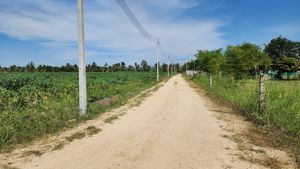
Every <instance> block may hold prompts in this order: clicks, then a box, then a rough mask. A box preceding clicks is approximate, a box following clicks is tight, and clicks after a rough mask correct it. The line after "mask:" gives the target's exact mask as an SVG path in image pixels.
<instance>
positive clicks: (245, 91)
mask: <svg viewBox="0 0 300 169" xmlns="http://www.w3.org/2000/svg"><path fill="white" fill-rule="evenodd" d="M193 81H194V82H195V83H196V84H198V85H200V86H202V87H203V88H205V89H206V90H207V91H209V92H210V93H212V94H214V95H216V96H218V98H219V99H221V100H222V101H224V102H226V103H227V104H230V105H231V106H232V107H234V108H235V109H237V110H238V111H240V112H242V113H243V114H244V115H246V116H247V117H248V118H250V119H252V120H255V121H258V122H262V123H263V124H265V125H266V126H276V127H277V128H279V129H281V130H282V131H284V132H285V133H286V134H288V135H290V136H293V137H295V138H300V82H299V81H276V80H269V81H267V82H266V92H267V95H266V110H265V112H264V113H263V114H260V113H259V107H258V98H259V95H258V82H257V80H253V79H244V80H233V79H232V78H229V77H226V76H223V77H221V76H218V75H216V76H214V77H213V85H212V87H211V88H210V87H209V78H208V76H206V75H202V76H197V77H196V78H194V79H193Z"/></svg>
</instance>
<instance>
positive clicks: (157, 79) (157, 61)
mask: <svg viewBox="0 0 300 169" xmlns="http://www.w3.org/2000/svg"><path fill="white" fill-rule="evenodd" d="M156 45H157V51H156V81H157V82H159V39H158V38H157V44H156Z"/></svg>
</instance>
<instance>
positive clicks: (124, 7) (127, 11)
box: [116, 0, 157, 43]
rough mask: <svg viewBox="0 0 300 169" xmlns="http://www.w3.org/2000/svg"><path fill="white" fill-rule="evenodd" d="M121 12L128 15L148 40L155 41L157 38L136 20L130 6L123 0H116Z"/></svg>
mask: <svg viewBox="0 0 300 169" xmlns="http://www.w3.org/2000/svg"><path fill="white" fill-rule="evenodd" d="M116 1H117V3H118V4H119V6H120V7H121V9H122V10H123V12H124V13H125V14H126V15H127V16H128V18H129V19H130V21H131V22H132V23H133V24H134V26H135V27H136V28H137V29H138V30H139V31H140V33H141V34H142V35H143V36H144V37H145V38H146V39H148V40H149V41H151V42H152V43H156V42H157V39H156V38H154V37H153V36H152V35H151V34H150V33H148V32H147V31H146V30H145V29H144V27H143V26H142V25H141V24H140V22H139V21H138V20H137V18H136V17H135V16H134V15H133V13H132V12H131V10H130V8H129V7H128V5H127V4H126V1H125V0H116Z"/></svg>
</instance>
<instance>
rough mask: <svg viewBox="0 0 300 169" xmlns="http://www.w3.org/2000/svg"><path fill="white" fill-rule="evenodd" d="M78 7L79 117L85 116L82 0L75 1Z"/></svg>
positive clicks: (85, 95)
mask: <svg viewBox="0 0 300 169" xmlns="http://www.w3.org/2000/svg"><path fill="white" fill-rule="evenodd" d="M77 5H78V52H79V56H78V61H79V66H78V67H79V110H80V114H81V115H85V114H86V109H87V94H86V72H85V51H84V20H83V0H77Z"/></svg>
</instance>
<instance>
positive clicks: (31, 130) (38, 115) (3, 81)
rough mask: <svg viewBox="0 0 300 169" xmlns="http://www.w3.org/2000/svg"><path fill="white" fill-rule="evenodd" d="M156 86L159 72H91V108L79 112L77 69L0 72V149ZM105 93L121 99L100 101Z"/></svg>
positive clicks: (53, 130) (93, 114)
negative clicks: (67, 70) (107, 102)
mask: <svg viewBox="0 0 300 169" xmlns="http://www.w3.org/2000/svg"><path fill="white" fill-rule="evenodd" d="M161 76H162V77H163V78H164V77H166V74H162V75H161ZM154 85H156V73H155V72H101V73H87V89H88V113H87V115H86V116H80V115H79V112H78V73H59V72H57V73H0V151H5V149H9V148H11V147H13V146H14V145H16V144H20V143H26V142H29V141H31V140H33V139H35V138H37V137H41V136H43V135H47V134H51V133H56V132H58V131H61V130H65V129H67V128H71V127H74V126H76V125H77V124H79V123H80V122H82V121H86V120H88V119H92V118H94V117H97V116H98V115H99V114H101V113H103V112H105V111H107V110H109V109H112V108H114V107H118V106H120V105H122V104H124V103H126V101H127V100H128V99H129V98H132V97H133V96H134V95H136V94H138V93H139V92H141V91H143V90H145V89H147V88H150V87H152V86H154ZM106 98H117V99H115V100H114V101H113V102H110V103H109V104H107V105H101V104H99V101H100V100H105V99H106Z"/></svg>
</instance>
